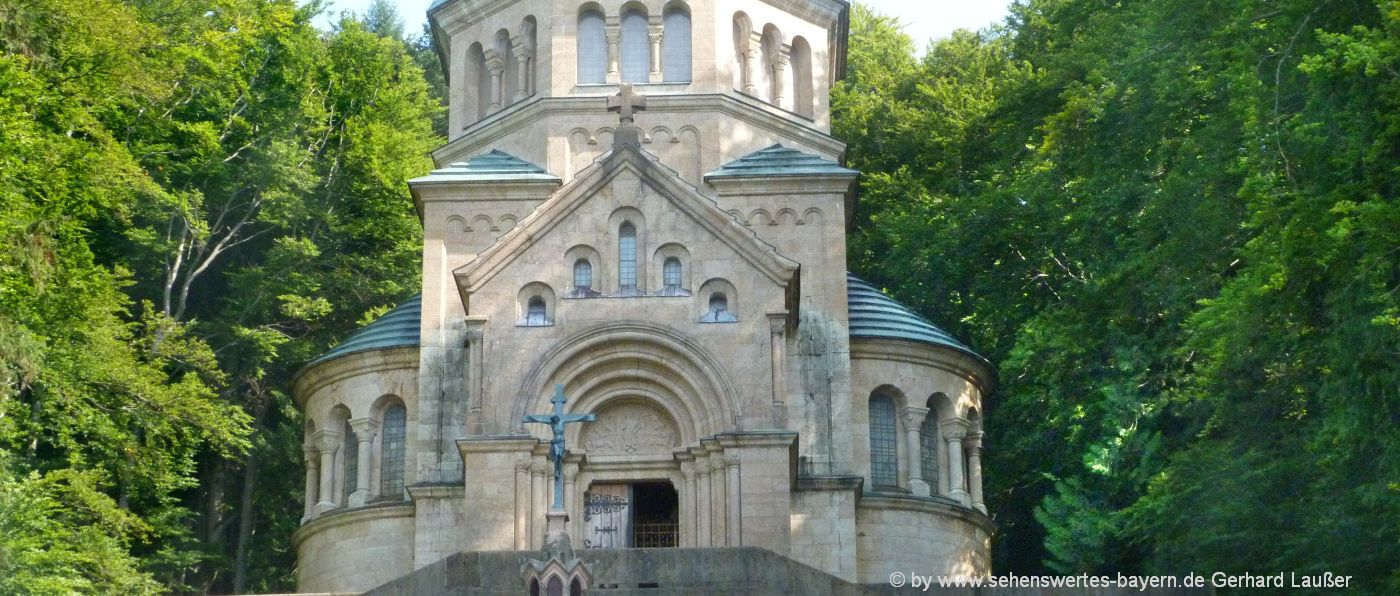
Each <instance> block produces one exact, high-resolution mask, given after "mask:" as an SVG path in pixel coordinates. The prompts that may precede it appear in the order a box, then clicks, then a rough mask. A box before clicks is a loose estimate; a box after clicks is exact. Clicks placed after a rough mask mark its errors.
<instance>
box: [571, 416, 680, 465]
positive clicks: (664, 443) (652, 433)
mask: <svg viewBox="0 0 1400 596" xmlns="http://www.w3.org/2000/svg"><path fill="white" fill-rule="evenodd" d="M584 433H585V434H584V439H583V448H584V449H585V450H587V451H588V454H589V455H590V456H596V455H631V456H640V455H651V454H656V455H660V454H669V453H670V451H671V450H672V449H674V448H676V447H678V446H679V445H680V433H678V432H676V427H675V425H674V424H673V423H672V422H671V420H670V417H669V416H667V415H665V414H663V413H662V412H659V411H657V410H656V409H655V408H653V407H651V406H648V405H645V404H640V403H624V404H620V405H617V406H611V407H607V408H604V409H603V410H602V411H600V412H599V413H598V421H597V422H595V423H593V424H591V425H589V426H588V427H587V428H586V429H585V430H584Z"/></svg>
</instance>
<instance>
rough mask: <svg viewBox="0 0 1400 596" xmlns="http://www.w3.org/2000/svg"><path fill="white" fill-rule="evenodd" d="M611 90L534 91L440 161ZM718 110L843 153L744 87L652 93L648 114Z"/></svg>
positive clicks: (590, 106)
mask: <svg viewBox="0 0 1400 596" xmlns="http://www.w3.org/2000/svg"><path fill="white" fill-rule="evenodd" d="M607 101H608V98H607V96H606V95H596V96H581V97H535V98H533V99H530V100H526V101H525V102H523V103H519V104H516V105H513V106H511V107H509V108H507V109H504V110H501V111H500V112H497V113H495V114H492V115H490V116H487V117H486V118H485V119H483V120H481V121H479V122H476V123H474V124H472V125H471V126H468V127H467V128H466V130H465V131H463V133H462V135H461V136H459V137H457V138H455V139H453V140H451V141H448V143H447V144H446V145H443V146H442V147H440V148H438V149H437V150H436V151H434V152H433V161H434V162H435V163H437V164H438V165H439V167H443V166H446V165H447V164H450V163H453V162H458V161H463V160H465V159H467V158H469V157H471V156H473V155H476V154H478V153H482V152H483V151H486V150H488V149H490V148H492V147H493V146H494V144H495V143H497V142H498V141H500V140H501V139H502V138H505V137H506V136H508V135H510V134H512V133H515V132H517V131H519V130H520V129H523V128H525V127H527V126H531V125H533V124H535V123H536V122H539V120H540V119H541V118H543V117H545V116H548V115H554V114H563V115H580V116H593V115H603V114H607ZM704 112H713V113H717V114H719V115H720V116H724V117H727V118H732V119H735V120H738V121H741V122H744V123H746V124H750V125H752V126H755V127H758V128H761V129H763V130H765V131H768V132H770V133H772V134H774V135H775V136H778V137H780V138H790V139H792V140H794V141H796V142H798V143H801V144H803V145H805V146H808V147H811V148H812V149H815V150H817V151H819V152H821V153H822V154H824V155H825V156H827V157H831V158H833V159H839V158H840V157H841V156H842V155H843V154H845V152H846V144H845V143H843V142H841V141H840V140H838V139H837V138H836V137H833V136H831V135H829V134H826V133H824V132H822V131H820V130H817V129H815V128H812V127H811V126H810V125H809V124H808V123H804V122H802V121H799V120H795V119H793V118H791V117H790V116H789V115H788V113H787V112H785V111H783V110H781V109H779V108H775V107H773V106H769V105H767V104H763V103H760V102H758V101H757V100H754V99H752V98H749V97H748V96H745V95H743V94H739V93H737V92H736V93H705V94H684V95H682V94H676V95H648V96H647V111H646V114H648V115H647V116H643V117H642V118H643V119H644V120H645V119H649V118H651V117H652V116H655V115H658V114H667V113H673V114H694V113H704Z"/></svg>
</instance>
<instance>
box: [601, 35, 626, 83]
mask: <svg viewBox="0 0 1400 596" xmlns="http://www.w3.org/2000/svg"><path fill="white" fill-rule="evenodd" d="M604 31H605V33H606V35H607V38H608V78H607V82H608V84H611V85H616V84H618V83H620V82H622V68H621V67H620V66H619V64H618V54H619V53H620V52H621V46H622V26H621V25H619V24H617V23H608V24H607V25H606V26H605V27H604Z"/></svg>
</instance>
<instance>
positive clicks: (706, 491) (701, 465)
mask: <svg viewBox="0 0 1400 596" xmlns="http://www.w3.org/2000/svg"><path fill="white" fill-rule="evenodd" d="M695 473H696V476H697V478H699V481H698V483H697V484H698V486H697V487H696V489H697V490H696V491H695V495H696V501H697V506H696V508H695V514H696V515H695V523H696V532H695V537H696V539H697V542H698V544H696V546H698V547H700V548H705V547H708V546H711V545H713V544H714V543H713V542H712V541H711V540H710V512H711V511H712V510H713V509H714V507H713V506H711V505H710V500H711V499H710V462H709V461H708V460H705V459H697V460H695Z"/></svg>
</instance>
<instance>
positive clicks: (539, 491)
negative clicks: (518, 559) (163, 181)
mask: <svg viewBox="0 0 1400 596" xmlns="http://www.w3.org/2000/svg"><path fill="white" fill-rule="evenodd" d="M546 466H547V464H546V463H545V462H543V461H542V460H541V458H539V457H536V458H534V461H533V463H531V465H530V504H531V508H530V522H531V523H530V526H531V528H530V530H531V531H530V548H532V549H535V550H539V549H540V548H543V547H544V529H545V527H544V523H543V522H542V521H541V520H543V519H544V514H545V513H546V512H547V511H548V510H549V497H548V496H547V494H546V493H548V492H549V489H548V487H547V486H545V476H547V474H546V473H545V467H546Z"/></svg>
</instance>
